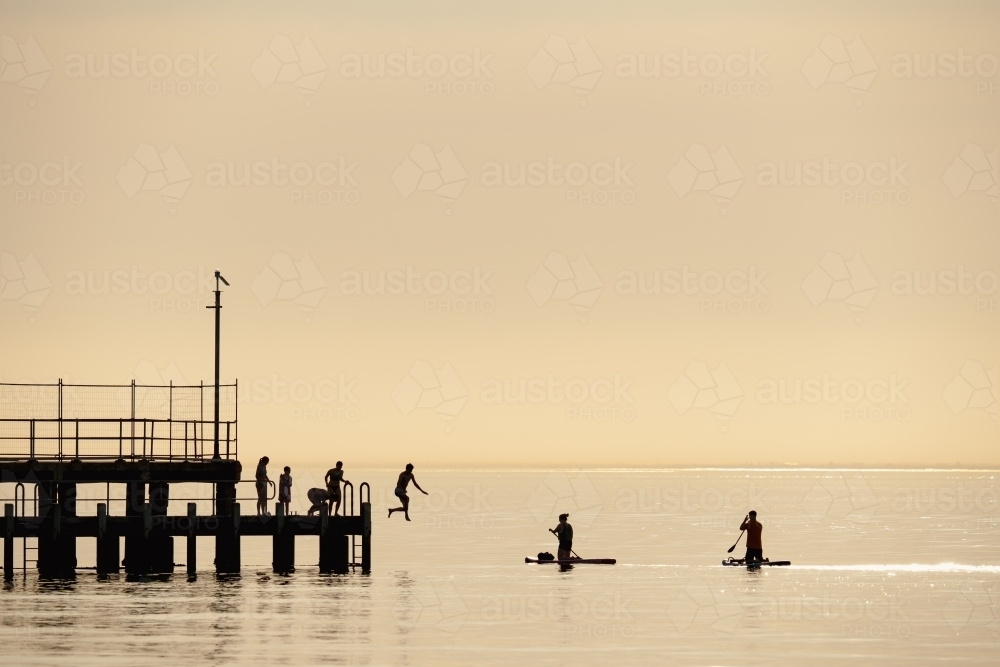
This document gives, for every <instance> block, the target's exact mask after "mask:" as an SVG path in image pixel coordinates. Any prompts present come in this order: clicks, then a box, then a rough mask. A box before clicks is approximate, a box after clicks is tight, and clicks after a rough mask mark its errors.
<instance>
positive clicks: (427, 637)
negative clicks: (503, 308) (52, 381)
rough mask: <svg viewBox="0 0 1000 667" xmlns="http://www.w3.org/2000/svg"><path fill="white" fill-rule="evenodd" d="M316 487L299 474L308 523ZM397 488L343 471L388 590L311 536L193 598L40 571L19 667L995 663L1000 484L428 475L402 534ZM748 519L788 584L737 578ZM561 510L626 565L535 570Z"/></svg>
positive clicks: (28, 590) (633, 474)
mask: <svg viewBox="0 0 1000 667" xmlns="http://www.w3.org/2000/svg"><path fill="white" fill-rule="evenodd" d="M321 472H322V471H319V470H316V471H313V470H309V471H306V470H297V471H293V474H294V477H295V493H296V498H297V503H296V504H295V505H293V509H297V510H298V511H299V512H300V513H304V512H305V509H306V506H305V504H304V502H302V499H303V498H304V495H305V491H306V489H307V488H308V487H310V486H321V485H322V484H321V481H320V480H321ZM395 473H396V471H357V470H350V469H349V470H348V474H347V477H348V478H349V479H351V480H352V481H354V482H355V483H356V484H357V483H359V482H361V481H365V480H367V481H369V482H370V483H371V485H372V503H373V506H374V508H375V510H376V511H375V513H374V521H373V523H374V526H373V560H374V568H373V572H372V574H371V576H362V575H361V574H360V573H355V574H351V575H348V576H320V575H319V574H318V571H317V568H316V567H315V562H316V560H317V544H316V540H315V538H312V539H300V541H299V544H298V549H297V561H298V563H299V566H298V569H297V571H296V573H295V574H293V575H291V576H279V575H275V574H273V573H271V571H270V565H269V564H270V560H271V554H270V540H269V538H244V540H243V561H244V568H243V575H242V577H239V578H236V579H229V580H218V579H216V577H215V576H214V575H213V574H212V571H211V563H212V548H213V547H212V544H211V541H210V540H207V539H205V540H202V541H201V544H200V550H199V563H200V564H201V566H202V567H203V568H205V571H204V572H203V573H201V574H199V576H198V578H197V580H196V581H192V582H189V581H187V578H186V577H185V576H184V575H178V576H174V577H172V578H168V579H167V580H163V581H160V580H151V581H126V579H125V577H124V576H122V577H120V578H119V577H112V578H110V579H109V580H107V581H98V580H97V578H96V576H95V575H94V574H93V572H92V571H86V570H81V571H80V573H79V575H78V577H77V579H76V581H74V582H58V583H57V582H42V581H39V580H38V579H37V577H35V576H34V575H32V574H31V573H30V572H29V574H28V575H27V576H26V577H22V576H20V575H18V577H17V579H16V581H15V582H14V583H13V585H8V586H6V587H4V588H3V590H2V591H0V664H3V665H55V664H59V665H65V664H68V663H67V660H70V661H72V664H74V665H77V666H84V667H85V666H88V665H102V666H103V665H136V664H143V665H225V664H232V665H277V664H283V665H314V664H315V665H319V664H349V665H355V664H357V665H468V664H473V663H480V664H499V663H507V664H518V665H520V664H534V665H562V664H575V665H613V664H625V665H664V664H678V665H775V664H787V665H802V664H809V665H812V666H817V667H818V666H822V665H873V664H879V665H907V666H908V667H911V666H912V665H931V664H946V663H947V664H949V665H953V664H959V665H996V664H997V660H998V658H997V655H998V653H997V651H998V649H1000V643H998V630H1000V628H998V592H1000V512H998V498H1000V484H998V480H997V479H996V474H995V473H994V472H969V471H947V472H945V471H925V472H909V471H885V470H884V471H874V470H872V471H867V470H866V471H853V470H843V471H840V470H810V471H787V470H752V471H751V470H684V471H664V470H614V471H585V472H580V471H566V472H551V471H504V472H497V471H482V472H476V471H437V470H419V469H418V470H417V478H418V480H419V481H420V482H421V484H422V485H423V486H424V488H425V489H427V490H428V491H431V495H430V496H426V497H425V496H419V495H417V496H415V499H414V503H413V506H412V512H411V516H412V518H413V521H411V522H409V523H407V522H406V521H404V520H403V517H402V516H401V515H395V516H393V518H392V519H391V520H388V519H387V518H386V515H385V508H386V507H387V506H388V505H387V503H388V501H389V500H390V499H392V500H394V498H392V495H391V492H392V486H393V483H394V481H395ZM275 476H276V475H275ZM81 489H82V487H81ZM2 491H3V492H4V493H5V494H6V495H5V497H7V498H9V496H10V493H9V489H3V490H2ZM96 491H97V490H96V489H94V492H95V493H96ZM100 493H102V494H103V493H104V489H103V487H101V488H100ZM183 493H184V492H183V490H182V489H181V488H180V487H175V488H174V489H172V491H171V494H172V495H173V496H174V497H180V496H181V495H183ZM189 493H194V490H191V491H189ZM81 495H82V494H81ZM243 506H244V508H249V507H252V503H251V502H249V501H248V502H244V503H243ZM206 507H207V505H206ZM752 508H755V509H757V511H758V512H759V513H760V516H759V518H760V520H761V521H762V523H763V524H764V552H765V555H766V556H768V557H770V558H771V559H773V560H778V559H787V560H791V561H793V566H792V567H789V568H773V569H765V570H764V571H759V572H748V571H746V570H745V569H743V568H723V567H721V566H720V561H721V560H722V558H723V557H724V556H726V555H727V554H726V549H727V548H728V547H729V546H730V545H732V543H733V542H734V541H735V540H736V538H737V536H738V535H739V531H738V530H737V528H738V526H739V523H740V521H741V520H742V518H743V516H744V514H745V513H746V511H747V510H749V509H752ZM112 510H113V512H115V513H120V510H116V509H115V506H114V505H113V507H112ZM184 511H185V510H184V505H183V503H180V502H178V503H177V504H176V505H175V506H174V507H173V508H172V512H175V513H178V514H180V513H183V512H184ZM202 511H205V509H204V508H203V509H202ZM244 511H246V510H244ZM563 511H566V512H569V513H570V514H571V516H570V522H571V523H572V524H573V526H574V528H575V532H576V539H575V545H574V547H575V550H576V551H577V552H578V553H579V554H580V555H581V556H584V557H614V558H617V559H618V563H619V564H618V565H615V566H577V567H576V568H573V569H570V570H567V571H560V570H559V569H558V568H556V567H555V566H538V565H525V564H524V562H523V560H524V557H525V556H527V555H531V556H534V555H535V554H536V553H537V552H539V551H543V550H547V551H552V552H555V547H556V543H555V539H554V538H553V537H552V536H551V535H550V534H549V533H548V531H547V528H551V527H554V526H555V524H556V518H555V517H556V515H557V514H559V513H560V512H563ZM80 512H81V514H85V513H93V512H94V509H93V504H92V503H90V504H88V503H81V505H80ZM741 546H742V542H741ZM78 551H79V560H80V565H81V566H87V565H92V564H93V542H92V541H87V540H80V544H79V549H78ZM741 551H742V549H741V548H739V547H738V548H737V553H740V552H741ZM183 559H184V545H183V543H182V542H181V541H180V540H178V544H177V558H175V560H177V561H178V562H182V561H183Z"/></svg>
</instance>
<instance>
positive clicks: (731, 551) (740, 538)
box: [726, 528, 747, 554]
mask: <svg viewBox="0 0 1000 667" xmlns="http://www.w3.org/2000/svg"><path fill="white" fill-rule="evenodd" d="M745 532H747V531H746V528H744V529H743V530H742V531H740V536H739V537H737V538H736V544H739V543H740V540H742V539H743V533H745ZM736 544H734V545H733V546H731V547H729V551H727V552H726V553H727V554H731V553H733V549H735V548H736Z"/></svg>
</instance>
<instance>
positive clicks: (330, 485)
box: [326, 461, 350, 516]
mask: <svg viewBox="0 0 1000 667" xmlns="http://www.w3.org/2000/svg"><path fill="white" fill-rule="evenodd" d="M343 482H347V483H348V484H350V481H349V480H346V479H344V462H343V461H337V467H335V468H331V469H329V470H327V471H326V490H327V493H329V494H330V501H329V502H330V516H337V514H338V513H339V512H340V485H341V483H343ZM334 505H336V507H334ZM344 511H345V512H346V511H347V508H346V507H345V508H344Z"/></svg>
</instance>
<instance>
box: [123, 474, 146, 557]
mask: <svg viewBox="0 0 1000 667" xmlns="http://www.w3.org/2000/svg"><path fill="white" fill-rule="evenodd" d="M145 505H146V483H145V482H128V483H127V484H126V485H125V516H135V517H139V516H142V511H143V507H145ZM148 572H149V556H148V555H147V551H146V538H145V534H144V532H136V531H130V532H128V533H126V534H125V573H126V574H146V573H148Z"/></svg>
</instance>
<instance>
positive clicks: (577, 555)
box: [549, 528, 735, 560]
mask: <svg viewBox="0 0 1000 667" xmlns="http://www.w3.org/2000/svg"><path fill="white" fill-rule="evenodd" d="M549 532H550V533H552V534H553V535H555V536H556V537H559V533H557V532H556V531H554V530H553V529H551V528H549ZM734 546H735V545H734ZM569 552H570V553H571V554H573V555H574V556H576V557H577V558H580V554H578V553H576V552H575V551H573V550H572V549H570V550H569ZM580 560H583V559H582V558H580Z"/></svg>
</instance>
